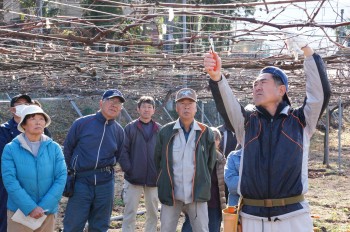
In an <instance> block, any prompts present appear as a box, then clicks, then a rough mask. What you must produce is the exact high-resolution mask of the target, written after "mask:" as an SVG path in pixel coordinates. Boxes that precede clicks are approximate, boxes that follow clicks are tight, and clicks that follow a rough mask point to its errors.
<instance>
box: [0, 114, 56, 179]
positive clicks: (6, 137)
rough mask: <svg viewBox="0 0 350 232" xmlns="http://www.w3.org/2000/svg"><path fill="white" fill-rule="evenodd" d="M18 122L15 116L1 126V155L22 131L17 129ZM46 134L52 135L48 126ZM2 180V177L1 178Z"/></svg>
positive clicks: (45, 130)
mask: <svg viewBox="0 0 350 232" xmlns="http://www.w3.org/2000/svg"><path fill="white" fill-rule="evenodd" d="M17 125H18V123H17V122H16V121H15V119H14V118H11V119H10V120H9V121H7V122H5V123H3V124H1V126H0V157H1V154H2V152H3V150H4V148H5V146H6V144H8V143H9V142H11V141H12V139H14V138H15V137H16V136H17V135H19V134H20V133H21V132H20V131H19V130H18V129H17ZM44 134H45V135H47V136H49V137H51V133H50V132H49V131H48V129H47V128H45V129H44ZM0 177H1V168H0ZM0 181H1V179H0Z"/></svg>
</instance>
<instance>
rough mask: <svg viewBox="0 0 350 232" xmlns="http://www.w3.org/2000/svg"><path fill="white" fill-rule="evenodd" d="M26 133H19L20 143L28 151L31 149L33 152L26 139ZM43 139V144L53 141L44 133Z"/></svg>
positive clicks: (18, 139)
mask: <svg viewBox="0 0 350 232" xmlns="http://www.w3.org/2000/svg"><path fill="white" fill-rule="evenodd" d="M24 136H25V135H24V133H21V134H19V135H18V136H17V137H16V138H17V141H18V143H19V144H20V145H21V146H22V147H23V148H24V149H26V150H27V151H29V152H30V153H32V151H31V149H30V148H29V146H28V144H27V142H26V139H25V138H24ZM41 141H42V144H47V143H48V142H49V141H52V139H51V138H50V137H48V136H46V135H44V134H42V135H41Z"/></svg>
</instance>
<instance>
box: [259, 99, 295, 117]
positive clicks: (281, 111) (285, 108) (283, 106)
mask: <svg viewBox="0 0 350 232" xmlns="http://www.w3.org/2000/svg"><path fill="white" fill-rule="evenodd" d="M255 108H256V110H257V111H258V112H259V113H260V114H262V115H264V116H265V117H269V118H277V117H278V116H282V115H285V116H287V115H288V113H289V109H290V108H291V107H290V105H288V104H287V102H285V101H283V102H281V103H280V104H279V105H278V106H277V109H276V114H275V116H271V114H270V113H269V112H268V111H267V110H266V109H265V108H264V107H261V106H255Z"/></svg>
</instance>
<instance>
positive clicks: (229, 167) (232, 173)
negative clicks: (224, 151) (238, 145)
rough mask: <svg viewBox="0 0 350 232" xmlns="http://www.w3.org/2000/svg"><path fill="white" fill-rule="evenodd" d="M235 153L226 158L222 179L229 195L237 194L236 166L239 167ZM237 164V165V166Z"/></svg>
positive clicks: (237, 178)
mask: <svg viewBox="0 0 350 232" xmlns="http://www.w3.org/2000/svg"><path fill="white" fill-rule="evenodd" d="M234 154H235V153H233V152H231V153H230V154H229V155H228V157H227V162H226V165H225V171H224V178H225V183H226V185H227V188H228V191H229V192H230V193H231V194H234V195H235V194H238V193H237V188H238V180H239V170H238V169H237V168H236V166H238V167H239V162H240V160H239V159H240V157H239V156H237V155H234ZM237 163H238V165H237Z"/></svg>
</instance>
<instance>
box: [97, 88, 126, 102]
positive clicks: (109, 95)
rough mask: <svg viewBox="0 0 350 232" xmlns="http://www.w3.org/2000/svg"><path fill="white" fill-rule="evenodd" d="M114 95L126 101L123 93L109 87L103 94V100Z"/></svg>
mask: <svg viewBox="0 0 350 232" xmlns="http://www.w3.org/2000/svg"><path fill="white" fill-rule="evenodd" d="M112 97H118V98H119V99H120V101H121V102H122V103H124V102H125V98H124V96H123V94H122V93H121V92H120V91H119V90H117V89H109V90H107V91H106V92H104V94H103V95H102V100H106V99H109V98H112Z"/></svg>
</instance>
